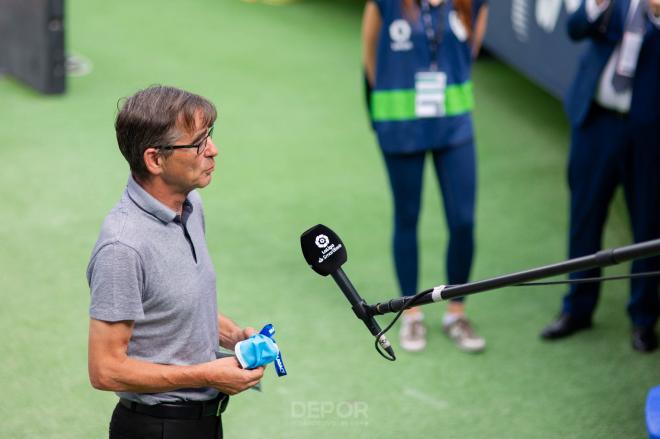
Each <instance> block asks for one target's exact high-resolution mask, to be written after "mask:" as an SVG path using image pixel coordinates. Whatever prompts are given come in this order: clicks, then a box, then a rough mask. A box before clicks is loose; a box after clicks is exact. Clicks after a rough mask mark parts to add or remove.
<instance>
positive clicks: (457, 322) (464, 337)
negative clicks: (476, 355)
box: [442, 316, 486, 352]
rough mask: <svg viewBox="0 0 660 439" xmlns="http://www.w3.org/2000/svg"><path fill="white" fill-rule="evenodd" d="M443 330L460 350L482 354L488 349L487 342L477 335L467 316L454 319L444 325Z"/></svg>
mask: <svg viewBox="0 0 660 439" xmlns="http://www.w3.org/2000/svg"><path fill="white" fill-rule="evenodd" d="M442 330H443V331H444V333H445V334H447V335H448V336H449V338H451V339H452V340H454V343H456V346H458V348H459V349H461V350H463V351H465V352H481V351H483V350H484V349H485V348H486V340H484V338H483V337H480V336H479V335H477V333H476V332H474V329H473V328H472V325H471V324H470V321H469V320H468V319H467V317H465V316H460V317H458V318H456V319H453V320H452V321H451V322H450V323H448V324H445V323H443V325H442Z"/></svg>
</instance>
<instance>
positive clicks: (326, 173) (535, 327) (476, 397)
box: [0, 0, 660, 439]
mask: <svg viewBox="0 0 660 439" xmlns="http://www.w3.org/2000/svg"><path fill="white" fill-rule="evenodd" d="M493 7H494V6H493ZM360 17H361V2H349V1H303V2H290V1H279V2H278V1H271V2H270V4H268V2H260V1H258V2H242V1H238V0H218V1H211V0H193V1H190V2H172V1H156V0H143V1H139V2H137V1H136V2H129V1H116V2H102V1H98V0H94V1H82V0H71V1H69V2H67V45H68V48H69V50H70V51H71V53H75V54H80V55H82V56H84V57H87V58H89V59H90V60H91V62H92V63H93V70H92V72H91V73H90V74H89V75H86V76H80V77H72V78H70V81H69V90H68V93H67V94H66V95H65V96H61V97H44V96H39V95H37V94H36V93H34V92H32V91H30V90H28V89H27V88H26V87H24V86H22V85H20V84H19V83H17V82H16V81H14V80H10V79H8V78H4V79H1V80H0V114H1V115H2V117H1V120H0V140H1V143H2V146H1V147H0V191H1V194H2V200H3V209H2V210H1V211H2V219H1V220H0V224H1V225H2V226H1V227H0V243H1V245H0V281H1V283H0V284H1V285H2V286H1V288H0V294H1V298H2V301H1V305H0V333H1V334H2V342H1V346H2V358H1V360H0V379H1V380H2V397H1V398H0V413H2V415H3V416H2V418H3V419H2V422H0V437H2V438H36V437H48V438H62V439H77V438H101V437H106V436H107V425H108V420H109V416H110V413H111V410H112V408H113V406H114V404H115V402H116V397H115V395H114V394H112V393H107V392H99V391H96V390H94V389H92V388H91V386H90V385H89V382H88V379H87V362H86V361H87V360H86V356H87V325H88V317H87V306H88V300H89V292H88V288H87V285H86V281H85V277H84V274H85V267H86V264H87V260H88V257H89V253H90V251H91V248H92V246H93V244H94V242H95V240H96V236H97V233H98V230H99V227H100V224H101V221H102V219H103V217H104V216H105V214H106V213H107V212H108V211H109V210H110V208H111V207H112V206H113V205H114V203H115V202H116V201H117V200H118V198H119V196H120V193H121V191H122V189H123V187H124V184H125V182H126V178H127V166H126V165H125V163H124V161H123V158H122V157H121V155H120V154H119V152H118V150H117V147H116V144H115V140H114V130H113V122H114V116H115V112H116V104H117V101H118V99H119V98H120V97H122V96H126V95H129V94H131V93H132V92H134V91H135V90H136V89H138V88H141V87H145V86H147V85H149V84H154V83H161V84H170V85H175V86H179V87H183V88H187V89H190V90H192V91H195V92H198V93H200V94H203V95H205V96H208V97H209V98H211V99H212V100H213V101H214V102H215V103H216V104H217V106H218V109H219V119H218V122H217V125H216V133H217V136H216V137H217V143H218V145H219V148H220V155H219V156H218V167H217V170H216V173H215V175H214V181H213V183H212V185H211V186H210V187H208V188H207V189H205V190H204V191H203V192H202V196H203V198H204V202H205V210H206V215H207V218H206V219H207V232H208V243H209V248H210V249H211V252H212V257H213V259H214V262H215V264H216V268H217V272H218V279H219V281H218V297H219V307H220V309H221V311H223V312H224V313H226V314H228V315H230V316H232V317H233V318H235V319H236V320H237V321H238V322H239V323H242V324H249V325H253V326H260V325H262V324H264V323H267V322H272V323H274V324H275V327H276V328H277V332H278V337H277V339H278V342H279V344H280V346H281V348H282V350H283V354H284V360H285V363H286V365H287V369H288V371H289V375H288V376H287V377H286V378H277V377H276V376H275V373H274V370H273V369H272V368H269V370H268V371H267V373H266V377H265V379H264V381H263V388H264V391H263V392H262V393H257V392H246V393H245V394H242V395H239V396H238V397H235V398H233V399H232V401H231V403H230V405H229V408H228V411H227V413H226V416H225V417H224V424H225V432H226V435H227V437H231V438H239V437H240V438H242V439H250V438H262V437H270V438H310V437H314V438H316V439H324V438H339V437H342V438H391V437H411V438H413V437H414V438H418V437H433V438H461V439H462V438H486V437H488V438H502V439H508V438H525V439H530V438H532V439H534V438H559V437H561V438H576V439H577V438H580V439H584V438H641V437H644V435H645V427H644V418H643V406H644V399H645V396H646V392H647V391H648V389H649V388H650V387H651V386H653V385H657V384H658V383H659V382H660V367H659V365H660V361H658V360H660V353H654V354H652V355H640V354H637V353H634V352H633V351H632V350H631V348H630V346H629V340H628V337H629V322H628V319H627V316H626V314H625V303H626V301H627V296H628V288H627V284H626V283H625V282H612V283H609V284H608V285H607V286H606V287H605V288H604V293H603V297H602V301H601V304H600V307H599V309H598V312H597V314H596V316H595V322H596V326H595V328H594V330H592V331H588V332H585V333H583V334H580V335H578V336H576V337H573V338H571V339H569V340H566V341H564V342H561V343H557V344H544V343H542V342H541V341H539V339H538V337H537V334H538V331H539V330H540V328H541V327H542V326H543V325H544V324H546V323H547V322H548V321H549V319H550V318H551V317H552V316H553V315H554V314H555V313H556V311H557V310H558V307H559V302H560V297H561V295H562V293H563V289H562V288H556V287H542V288H540V287H539V288H525V289H522V288H518V289H513V288H510V289H504V290H500V291H494V292H489V293H485V294H480V295H476V296H474V297H472V298H470V299H469V300H468V309H469V313H470V315H471V317H472V318H473V319H474V321H475V323H476V325H477V327H478V330H479V331H480V332H481V333H482V334H483V335H484V336H485V337H486V338H487V341H488V348H487V351H486V352H485V353H484V354H483V355H474V356H471V355H466V354H464V353H461V352H458V351H457V349H455V348H454V347H453V346H452V345H451V343H450V342H449V341H448V340H446V339H445V338H444V336H443V335H442V334H441V332H440V316H441V314H442V312H443V305H435V306H429V307H426V308H425V310H426V315H427V322H428V323H429V329H430V331H429V332H430V337H429V346H428V349H427V350H426V351H425V352H424V353H422V354H417V355H412V354H407V353H405V352H403V351H402V350H401V349H397V343H395V349H396V351H397V354H398V360H397V361H396V362H395V363H390V362H386V361H384V360H383V359H381V358H380V357H379V356H378V355H377V353H376V352H375V351H374V349H373V343H372V338H371V337H369V335H368V333H367V331H366V330H365V328H364V327H363V326H362V323H361V322H359V321H358V320H357V319H356V318H355V317H354V316H353V314H352V312H351V311H350V309H349V306H348V303H347V302H346V300H345V299H344V298H343V297H342V295H341V293H340V292H339V290H338V289H337V287H336V286H335V285H334V283H333V282H332V280H330V279H329V278H321V277H319V276H318V275H316V274H314V273H313V272H312V271H311V270H310V269H309V268H308V267H307V266H306V264H305V262H304V260H303V257H302V255H301V252H300V248H299V236H300V234H301V233H302V232H303V231H304V230H306V229H307V228H308V227H310V226H312V225H314V224H317V223H324V224H326V225H328V226H330V227H331V228H333V229H334V230H335V231H337V233H339V234H340V236H341V237H342V239H343V240H344V242H345V244H346V246H347V248H348V254H349V260H348V263H347V264H346V265H345V266H344V269H345V271H346V272H347V274H348V275H349V276H350V277H351V279H352V281H353V283H354V284H355V286H356V287H357V288H358V290H359V291H360V293H361V294H362V296H363V297H364V298H365V299H366V300H367V301H370V302H372V301H377V300H381V299H386V298H391V297H394V296H395V295H396V294H397V291H396V283H395V279H394V275H393V268H392V260H391V256H390V251H389V235H390V228H391V200H390V194H389V192H388V185H387V180H386V176H385V172H384V167H383V163H382V159H381V157H380V153H379V151H378V147H377V145H376V143H375V140H374V137H373V135H372V133H371V132H370V129H369V127H368V123H367V120H366V115H365V110H364V106H363V101H362V90H361V72H360V70H361V69H360V57H361V56H360ZM474 84H475V93H476V102H477V108H476V111H475V121H476V131H477V136H478V150H479V151H478V153H479V194H478V209H477V240H476V242H477V253H476V260H475V265H474V269H473V274H472V278H473V279H475V280H476V279H480V278H485V277H490V276H494V275H498V274H502V273H507V272H512V271H517V270H522V269H525V268H530V267H533V266H537V265H543V264H547V263H552V262H556V261H559V260H562V259H564V257H565V253H566V251H565V246H566V222H567V195H568V191H567V187H566V184H565V172H564V168H565V161H566V154H567V144H568V127H567V124H566V122H565V120H564V117H563V115H562V110H561V106H560V104H559V102H557V101H556V100H555V99H553V98H552V97H550V96H548V95H547V94H545V93H543V92H542V91H540V90H539V89H538V88H536V87H535V86H534V85H532V84H530V83H529V82H527V81H526V80H524V79H523V78H522V77H521V76H519V75H518V74H516V73H514V72H513V71H511V70H510V69H509V68H507V67H505V66H503V65H502V64H500V63H499V62H497V61H494V60H489V59H485V60H482V61H479V62H478V63H477V65H476V66H475V69H474ZM427 171H430V169H427ZM431 174H432V173H431V172H427V173H426V180H425V192H424V206H423V213H422V218H421V223H420V239H421V242H422V245H421V249H422V254H421V281H420V287H423V288H427V287H430V286H433V285H437V284H440V283H442V282H444V281H445V277H444V262H443V258H444V256H443V255H444V245H445V242H446V237H447V235H446V231H445V224H444V216H443V213H442V208H441V202H440V195H439V191H438V187H437V183H436V182H435V180H434V178H432V175H431ZM629 242H630V234H629V232H628V222H627V218H626V215H625V211H624V209H623V203H622V202H621V199H620V197H619V198H617V200H616V202H615V205H614V207H613V209H612V212H611V218H610V221H609V223H608V227H607V233H606V238H605V244H606V245H607V246H609V247H613V246H619V245H625V244H628V243H629ZM626 270H627V266H620V267H615V268H612V269H608V270H607V273H609V274H615V273H624V272H625V271H626ZM389 318H390V317H389V316H388V317H381V318H379V321H380V322H381V324H385V323H386V322H388V321H389ZM397 328H398V327H395V328H394V330H393V331H392V333H391V334H392V336H391V338H392V339H393V340H396V338H397V336H396V330H397Z"/></svg>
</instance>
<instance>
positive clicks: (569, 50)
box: [484, 0, 583, 99]
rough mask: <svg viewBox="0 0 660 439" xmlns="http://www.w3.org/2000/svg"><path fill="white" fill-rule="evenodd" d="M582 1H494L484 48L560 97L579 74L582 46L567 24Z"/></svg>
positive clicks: (491, 3)
mask: <svg viewBox="0 0 660 439" xmlns="http://www.w3.org/2000/svg"><path fill="white" fill-rule="evenodd" d="M579 3H580V1H579V0H573V1H570V0H568V1H567V0H492V1H491V2H490V20H489V24H488V32H487V33H486V38H485V42H484V46H485V47H486V48H487V49H488V50H489V51H490V52H491V53H493V54H494V55H495V56H497V57H498V58H500V59H502V60H503V61H505V62H506V63H508V64H510V65H512V66H513V67H514V68H516V69H517V70H519V71H520V72H522V73H523V74H524V75H525V76H527V77H528V78H529V79H530V80H531V81H533V82H535V83H536V84H538V85H539V86H541V87H542V88H544V89H545V90H547V91H548V92H549V93H551V94H552V95H554V96H556V97H557V98H560V99H561V98H563V96H564V95H565V93H566V90H567V89H568V87H569V85H570V82H571V80H572V77H573V75H574V73H575V69H576V66H577V61H578V58H579V55H580V53H581V51H582V50H583V45H582V44H576V43H574V42H572V41H570V40H569V38H568V35H567V33H566V21H567V19H568V16H569V12H570V11H572V10H574V9H575V8H576V7H577V4H579Z"/></svg>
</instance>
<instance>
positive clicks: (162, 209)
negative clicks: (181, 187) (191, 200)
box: [126, 175, 188, 224]
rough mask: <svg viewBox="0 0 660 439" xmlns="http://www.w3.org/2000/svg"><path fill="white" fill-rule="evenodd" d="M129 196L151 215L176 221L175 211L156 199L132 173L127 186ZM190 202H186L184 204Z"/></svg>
mask: <svg viewBox="0 0 660 439" xmlns="http://www.w3.org/2000/svg"><path fill="white" fill-rule="evenodd" d="M126 190H127V192H128V196H129V197H130V199H131V200H132V201H133V202H134V203H135V204H136V205H137V206H138V207H139V208H140V209H142V210H144V211H145V212H147V213H148V214H150V215H153V216H155V217H156V218H158V219H159V220H161V221H162V222H164V223H166V224H167V223H170V222H172V221H174V218H176V217H177V216H178V215H177V213H176V212H175V211H173V210H172V209H170V208H169V207H167V206H165V205H164V204H163V203H161V202H160V201H158V200H157V199H155V198H154V197H153V196H151V194H149V192H147V191H145V190H144V189H143V188H142V186H140V185H139V184H138V182H137V181H135V179H134V178H133V176H132V175H130V176H129V177H128V185H127V186H126ZM187 202H188V200H187V199H186V201H185V202H184V205H185V204H186V203H187Z"/></svg>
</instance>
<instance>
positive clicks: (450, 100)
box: [371, 81, 474, 122]
mask: <svg viewBox="0 0 660 439" xmlns="http://www.w3.org/2000/svg"><path fill="white" fill-rule="evenodd" d="M473 108H474V96H473V95H472V81H467V82H465V83H463V84H452V85H449V86H447V89H446V90H445V115H446V116H456V115H459V114H463V113H467V112H468V111H471V110H472V109H473ZM371 117H372V118H373V120H374V121H375V122H385V121H389V120H410V119H416V118H417V116H416V115H415V90H388V91H375V92H373V93H372V94H371Z"/></svg>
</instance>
